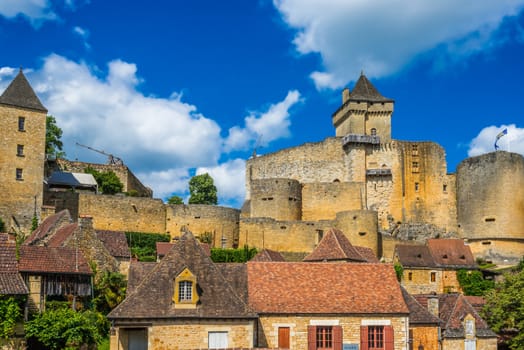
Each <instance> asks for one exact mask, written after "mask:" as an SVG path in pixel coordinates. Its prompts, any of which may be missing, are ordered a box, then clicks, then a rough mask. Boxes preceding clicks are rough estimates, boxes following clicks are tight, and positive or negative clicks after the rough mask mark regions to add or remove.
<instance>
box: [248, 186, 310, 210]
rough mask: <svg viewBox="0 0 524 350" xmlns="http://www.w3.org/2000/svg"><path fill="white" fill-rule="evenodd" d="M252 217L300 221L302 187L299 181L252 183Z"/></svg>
mask: <svg viewBox="0 0 524 350" xmlns="http://www.w3.org/2000/svg"><path fill="white" fill-rule="evenodd" d="M250 204H251V209H250V212H251V217H268V218H273V219H275V220H300V219H301V217H302V187H301V185H300V183H299V182H298V181H297V180H292V179H284V178H271V179H263V180H254V181H252V182H251V201H250Z"/></svg>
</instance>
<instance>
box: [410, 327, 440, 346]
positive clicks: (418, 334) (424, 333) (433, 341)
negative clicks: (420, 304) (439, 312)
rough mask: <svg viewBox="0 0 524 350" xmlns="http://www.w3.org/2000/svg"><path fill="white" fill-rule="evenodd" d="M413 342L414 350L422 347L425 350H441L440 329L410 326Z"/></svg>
mask: <svg viewBox="0 0 524 350" xmlns="http://www.w3.org/2000/svg"><path fill="white" fill-rule="evenodd" d="M409 328H410V329H409V330H410V333H411V336H410V338H411V341H412V344H413V349H414V350H416V349H418V348H419V346H420V345H422V346H423V347H424V350H440V347H439V327H437V326H434V327H429V326H422V327H418V326H416V325H412V324H410V327H409Z"/></svg>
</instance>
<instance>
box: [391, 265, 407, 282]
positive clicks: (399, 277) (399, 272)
mask: <svg viewBox="0 0 524 350" xmlns="http://www.w3.org/2000/svg"><path fill="white" fill-rule="evenodd" d="M393 268H394V269H395V274H396V275H397V280H398V281H399V282H400V281H402V276H404V266H402V264H401V263H398V262H396V263H395V264H394V265H393Z"/></svg>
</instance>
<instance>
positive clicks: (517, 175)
mask: <svg viewBox="0 0 524 350" xmlns="http://www.w3.org/2000/svg"><path fill="white" fill-rule="evenodd" d="M393 110H394V100H392V99H390V98H386V97H384V96H382V95H381V94H380V92H379V91H378V90H377V89H376V88H375V87H374V86H373V85H372V84H371V82H370V81H369V80H368V79H367V78H366V76H365V75H363V74H362V75H361V76H360V78H359V79H358V81H357V83H356V84H355V86H354V88H353V90H352V91H350V90H349V89H344V90H343V92H342V104H341V107H340V108H339V109H338V110H336V111H335V112H334V113H333V115H332V121H333V126H334V128H335V136H334V137H328V138H326V139H325V140H323V141H320V142H315V143H305V144H303V145H300V146H296V147H291V148H288V149H283V150H280V151H277V152H274V153H270V154H266V155H259V156H255V157H252V158H251V159H249V160H247V162H246V173H245V176H246V199H245V202H244V205H243V206H242V208H241V209H233V208H226V207H221V206H205V205H166V204H164V203H163V202H162V200H160V199H154V198H147V197H151V192H150V189H148V188H147V187H145V186H143V185H141V184H140V182H139V180H138V179H136V178H135V177H134V175H132V173H130V171H129V169H127V168H125V169H124V168H122V169H120V168H118V165H104V166H103V169H102V168H100V167H99V168H100V170H104V171H105V170H113V171H115V173H117V174H118V175H119V177H120V178H121V179H123V181H122V182H124V183H125V185H126V191H130V190H135V191H136V192H137V193H138V195H139V196H143V197H125V196H107V195H98V194H94V193H80V192H75V191H62V192H52V193H51V192H47V191H46V192H45V195H44V190H43V180H44V160H45V149H44V148H45V147H44V145H45V119H46V113H47V110H46V109H45V108H44V107H43V106H42V104H41V103H40V101H39V100H38V98H37V96H36V95H35V93H34V91H33V90H32V88H31V87H30V85H29V83H28V82H27V80H26V79H25V77H24V75H23V74H22V72H20V73H19V74H18V76H17V77H16V78H15V79H14V80H13V82H12V83H11V85H9V87H8V88H7V89H6V91H5V92H4V93H3V94H2V95H1V96H0V122H1V123H2V130H3V131H4V136H3V137H2V139H1V140H0V150H1V152H0V179H1V181H0V190H2V194H3V195H2V198H1V199H0V217H1V218H2V219H3V220H4V221H6V222H7V224H8V225H7V227H6V229H7V230H9V231H17V230H21V229H23V228H25V230H26V232H27V230H28V228H29V227H30V225H31V220H32V218H33V217H34V216H35V215H36V216H37V217H38V218H43V217H45V216H46V215H49V214H51V213H54V212H55V211H56V212H58V211H60V210H62V209H68V210H69V211H70V212H71V215H72V217H73V218H78V217H80V216H84V215H88V216H91V217H92V218H93V226H94V228H95V229H98V230H119V231H135V232H136V231H139V232H154V233H169V234H170V235H171V236H172V237H173V238H176V237H178V236H179V235H180V231H181V229H182V227H186V228H188V229H189V230H191V231H192V232H193V233H194V234H195V235H196V236H199V235H202V234H209V233H211V237H212V245H213V246H223V247H242V246H244V245H246V244H247V245H249V246H250V247H256V248H260V249H261V248H268V249H272V250H277V251H281V252H292V253H309V252H311V251H312V250H313V249H314V248H315V247H316V245H317V244H318V242H319V241H320V239H321V238H322V237H323V234H324V232H325V231H326V230H328V229H329V228H337V229H339V230H341V231H343V232H344V233H345V235H346V236H347V237H348V238H349V240H350V241H351V243H352V244H354V245H357V246H364V247H368V248H371V249H372V250H373V252H374V253H375V254H376V256H377V257H379V258H380V257H382V258H384V260H386V261H389V260H391V259H392V258H393V250H394V247H395V245H396V244H397V243H399V242H409V243H414V244H415V243H418V244H422V243H424V242H425V241H426V240H427V239H428V238H442V237H455V238H461V239H463V240H465V241H467V242H468V244H469V245H470V246H471V250H472V251H473V253H474V255H475V256H476V257H481V258H484V259H486V260H489V261H493V262H494V263H499V264H506V263H510V264H511V263H515V262H517V261H518V260H519V259H520V258H521V257H522V256H523V255H524V157H522V156H521V155H520V154H515V153H509V152H505V151H497V152H492V153H488V154H484V155H481V156H478V157H472V158H468V159H465V160H464V161H462V162H461V163H460V164H459V166H458V167H457V170H456V173H448V172H447V164H446V156H445V151H444V149H443V148H442V147H441V146H440V145H438V144H437V143H434V142H411V141H400V140H394V139H392V138H391V118H392V115H393ZM57 163H59V164H61V167H62V169H61V170H68V171H81V169H82V167H84V166H85V163H77V162H70V161H65V160H59V161H58V162H57ZM64 168H67V169H64ZM43 198H44V199H43Z"/></svg>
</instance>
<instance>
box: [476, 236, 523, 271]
mask: <svg viewBox="0 0 524 350" xmlns="http://www.w3.org/2000/svg"><path fill="white" fill-rule="evenodd" d="M467 242H468V245H469V248H470V249H471V253H472V254H473V256H475V257H477V258H481V259H483V260H485V261H488V262H492V263H494V264H497V265H500V266H504V265H516V264H518V263H519V261H520V260H521V259H522V257H523V256H524V237H523V238H522V239H520V240H512V239H500V238H496V237H494V238H493V239H479V240H472V239H468V240H467Z"/></svg>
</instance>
